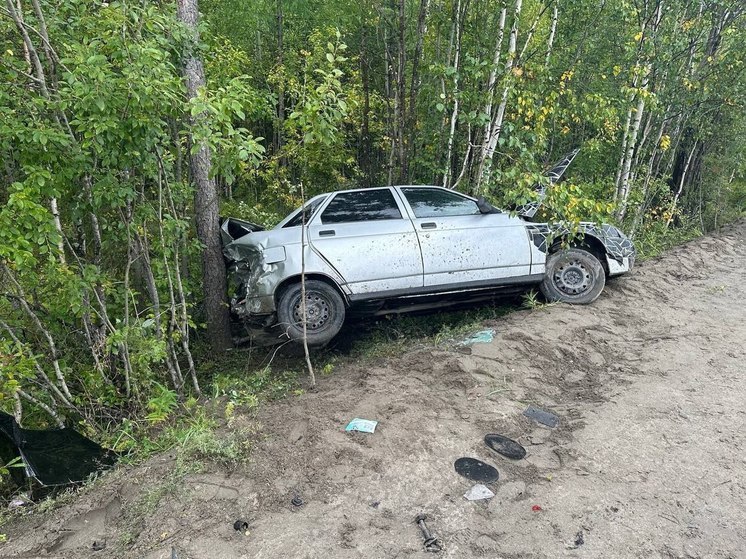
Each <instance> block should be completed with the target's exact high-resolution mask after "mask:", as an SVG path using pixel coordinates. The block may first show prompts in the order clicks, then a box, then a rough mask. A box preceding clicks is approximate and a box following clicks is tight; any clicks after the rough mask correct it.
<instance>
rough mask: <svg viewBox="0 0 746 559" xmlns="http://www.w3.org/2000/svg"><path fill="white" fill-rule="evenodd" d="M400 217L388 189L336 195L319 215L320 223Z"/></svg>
mask: <svg viewBox="0 0 746 559" xmlns="http://www.w3.org/2000/svg"><path fill="white" fill-rule="evenodd" d="M401 217H402V215H401V212H400V211H399V207H398V206H397V205H396V200H394V195H393V194H392V193H391V190H389V189H388V188H386V189H376V190H358V191H356V192H342V193H340V194H337V195H336V196H335V197H334V199H333V200H332V201H331V202H329V205H328V206H327V207H326V209H325V210H324V211H323V213H322V214H321V223H347V222H351V221H380V220H382V219H401Z"/></svg>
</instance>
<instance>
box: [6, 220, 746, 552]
mask: <svg viewBox="0 0 746 559" xmlns="http://www.w3.org/2000/svg"><path fill="white" fill-rule="evenodd" d="M744 270H746V223H744V222H740V223H738V224H736V225H734V226H732V227H730V228H729V229H727V230H724V231H723V232H722V233H721V234H719V235H714V236H709V237H705V238H702V239H699V240H697V241H695V242H692V243H689V244H687V245H684V246H681V247H678V248H676V249H674V250H672V251H671V252H669V253H668V254H666V255H665V256H663V257H661V258H659V259H656V260H654V261H649V262H645V263H643V264H642V265H640V266H639V267H638V268H637V269H636V270H635V271H634V272H633V273H632V274H631V275H630V276H628V277H624V278H620V279H618V280H614V281H612V282H610V283H609V285H608V286H607V290H606V291H605V293H604V294H603V295H602V296H601V298H600V299H599V300H598V301H596V303H594V304H593V305H591V306H586V307H571V306H564V305H556V306H551V307H544V308H541V309H537V310H533V311H519V312H515V313H513V314H511V315H509V316H508V317H506V318H505V319H503V320H499V321H494V322H493V323H491V324H487V325H486V327H493V328H495V329H496V335H495V338H494V341H493V342H492V343H489V344H476V345H474V346H472V347H471V348H462V347H458V346H456V345H454V346H453V347H451V348H450V349H445V350H444V349H432V348H429V349H428V348H425V349H417V350H412V351H408V352H406V353H405V354H403V355H401V356H398V357H393V358H386V359H380V360H377V361H373V362H366V363H360V364H357V365H350V366H347V367H344V368H343V369H340V370H338V371H335V372H334V373H333V374H332V375H330V376H328V377H323V378H321V379H320V386H319V388H318V390H317V391H315V392H313V393H306V394H304V395H302V396H300V397H293V398H287V399H285V400H282V401H279V402H275V403H272V404H270V405H267V406H264V407H263V408H262V409H261V411H260V412H259V414H258V416H257V417H250V418H248V417H247V418H241V419H239V423H240V422H244V423H245V424H251V425H252V426H253V427H254V428H255V427H256V426H257V424H258V425H259V426H260V427H261V431H260V432H261V437H258V438H257V440H256V441H255V445H254V449H253V452H252V455H251V460H250V463H249V464H248V465H247V466H246V467H245V468H242V469H241V470H240V471H225V470H223V469H221V468H218V467H215V468H214V469H213V470H212V471H208V472H206V473H202V474H198V475H192V476H188V477H187V478H186V479H185V480H183V482H181V483H179V486H178V487H176V488H171V489H172V490H170V491H168V492H166V493H165V494H164V495H162V496H159V495H157V494H152V493H151V495H150V496H151V499H152V501H154V503H153V502H150V505H151V508H152V510H151V511H150V512H148V513H147V514H146V515H144V517H142V518H141V517H137V515H135V514H133V512H132V510H133V507H135V506H136V505H138V504H139V506H142V504H143V502H144V500H143V496H144V495H147V492H148V491H151V492H152V489H153V487H157V486H159V484H162V483H163V480H164V479H166V478H167V476H168V473H169V471H170V470H171V469H172V467H173V458H172V457H169V456H162V457H158V458H156V459H153V460H151V461H150V462H149V463H147V464H145V465H142V466H139V467H136V468H130V469H121V470H119V471H117V472H114V473H112V474H110V475H109V476H107V479H106V480H104V482H103V483H100V484H98V485H97V486H96V487H95V488H94V489H93V490H90V491H86V492H84V494H82V495H81V496H80V497H79V498H77V499H76V500H75V501H74V502H73V503H71V504H69V505H66V506H63V507H61V508H59V509H57V510H54V511H52V512H50V513H47V514H45V515H34V516H30V517H28V518H24V519H21V520H19V521H18V522H15V523H13V524H12V525H10V526H6V527H5V528H4V530H5V531H6V533H7V534H8V538H9V541H8V542H7V543H5V544H0V545H2V547H0V555H2V556H3V557H25V558H31V557H39V558H59V559H62V558H65V559H71V558H82V557H123V558H148V559H150V558H152V559H156V558H159V559H160V558H169V557H171V550H172V548H174V549H176V551H177V553H178V557H180V558H189V559H207V558H220V559H233V558H236V559H238V558H280V557H282V558H285V557H288V558H290V557H298V558H317V557H319V558H324V559H335V558H354V557H361V558H362V557H365V558H395V557H399V558H405V557H430V556H432V555H431V554H427V553H425V552H424V551H423V548H422V539H421V536H420V533H419V530H418V528H417V527H416V526H415V524H414V517H415V515H417V514H418V513H426V514H427V515H428V517H429V521H428V524H429V526H430V528H431V529H432V530H433V532H434V533H435V534H436V535H437V536H438V538H440V539H441V540H442V541H443V543H444V545H445V550H444V551H443V552H442V553H441V554H440V555H441V556H443V557H452V558H470V557H490V558H504V559H512V558H525V559H530V558H537V559H539V558H542V559H543V558H556V557H580V558H598V557H613V558H628V557H629V558H636V557H645V558H662V559H663V558H665V559H669V558H703V559H704V558H733V559H735V558H741V557H746V536H745V534H746V515H744V513H743V511H744V510H746V481H745V480H746V430H745V429H744V427H745V423H746V412H745V411H744V408H743V402H744V401H746V382H744V373H743V363H744V359H745V358H746V349H744V348H745V347H746V304H744V301H745V300H746V272H745V271H744ZM529 404H533V405H535V406H537V407H539V408H542V409H545V410H548V411H551V412H553V413H555V414H556V415H558V416H559V417H560V423H559V426H558V427H557V428H555V429H549V428H547V427H543V426H540V425H538V424H536V423H535V422H534V421H532V420H530V419H528V418H526V417H524V416H523V415H522V412H523V410H524V409H525V408H526V407H527V406H528V405H529ZM354 417H361V418H366V419H375V420H377V421H379V425H378V427H377V429H376V432H375V433H374V434H363V433H346V432H345V431H344V427H345V425H346V424H347V422H348V421H349V420H350V419H352V418H354ZM487 433H501V434H503V435H507V436H509V437H511V438H513V439H515V440H517V441H519V442H520V443H521V444H523V445H524V446H525V447H526V449H527V451H528V452H527V456H526V458H525V459H524V460H520V461H509V460H506V459H504V458H502V457H500V456H499V455H497V454H495V453H494V452H492V451H491V450H489V449H488V448H487V447H486V446H485V445H484V443H483V441H482V439H483V437H484V435H485V434H487ZM462 456H472V457H475V458H478V459H480V460H483V461H485V462H488V463H490V464H493V465H494V466H496V467H497V469H498V470H499V472H500V480H499V481H498V482H497V483H495V484H492V486H491V487H492V489H493V491H494V492H495V493H496V496H495V497H494V498H492V499H491V500H489V501H480V502H469V501H467V500H466V499H464V497H463V494H464V493H465V492H466V491H467V490H468V489H469V488H470V487H471V485H473V484H472V483H471V482H469V481H468V480H466V479H464V478H462V477H460V476H458V475H457V474H456V473H455V471H454V469H453V462H454V461H455V460H456V459H457V458H459V457H462ZM295 496H300V498H302V500H303V503H304V504H302V505H301V506H295V505H293V504H291V500H292V499H293V497H295ZM534 505H539V506H540V507H541V510H540V511H534V510H532V507H533V506H534ZM237 518H245V519H246V520H247V521H248V522H249V525H250V526H249V533H248V534H247V535H242V534H240V533H238V532H236V531H235V530H234V529H233V522H234V521H235V520H236V519H237ZM133 519H134V520H136V522H135V521H134V520H133ZM579 535H582V538H579V537H578V536H579ZM581 539H582V543H578V542H580V541H581ZM94 541H96V542H105V543H106V549H104V550H102V551H93V549H92V545H93V542H94ZM122 542H125V543H122Z"/></svg>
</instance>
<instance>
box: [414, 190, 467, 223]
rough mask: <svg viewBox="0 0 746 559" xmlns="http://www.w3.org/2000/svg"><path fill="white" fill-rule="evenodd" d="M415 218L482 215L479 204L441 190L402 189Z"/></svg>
mask: <svg viewBox="0 0 746 559" xmlns="http://www.w3.org/2000/svg"><path fill="white" fill-rule="evenodd" d="M401 190H402V192H403V193H404V196H406V197H407V201H408V202H409V205H410V206H412V211H413V212H414V215H415V217H418V218H421V217H443V216H454V215H475V214H478V213H480V212H479V208H478V207H477V203H476V202H475V201H474V200H470V199H469V198H466V197H465V196H461V195H459V194H456V193H455V192H448V191H447V190H441V189H439V188H402V189H401Z"/></svg>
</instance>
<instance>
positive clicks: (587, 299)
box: [541, 248, 606, 305]
mask: <svg viewBox="0 0 746 559" xmlns="http://www.w3.org/2000/svg"><path fill="white" fill-rule="evenodd" d="M546 268H547V269H546V274H545V276H544V281H542V282H541V292H542V293H543V294H544V297H546V298H547V300H549V301H561V302H563V303H572V304H575V305H587V304H588V303H592V302H593V301H595V300H596V299H597V298H598V296H599V295H600V294H601V291H603V289H604V285H605V284H606V274H605V273H604V267H603V265H602V264H601V262H600V261H599V260H598V258H597V257H596V256H595V255H593V254H591V253H590V252H588V251H587V250H584V249H582V248H569V249H565V250H560V251H558V252H555V253H554V254H551V255H550V256H549V258H548V259H547V266H546Z"/></svg>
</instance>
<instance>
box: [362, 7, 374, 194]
mask: <svg viewBox="0 0 746 559" xmlns="http://www.w3.org/2000/svg"><path fill="white" fill-rule="evenodd" d="M367 17H368V4H367V3H366V5H365V12H364V13H363V21H362V22H361V38H360V80H361V81H362V86H363V114H362V123H361V125H360V148H359V151H358V159H359V161H360V171H361V174H362V181H361V182H362V184H361V186H363V188H369V187H370V186H372V183H373V177H372V174H373V173H372V169H371V150H372V146H371V142H370V68H369V66H370V59H369V57H368V33H369V31H368V20H367Z"/></svg>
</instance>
